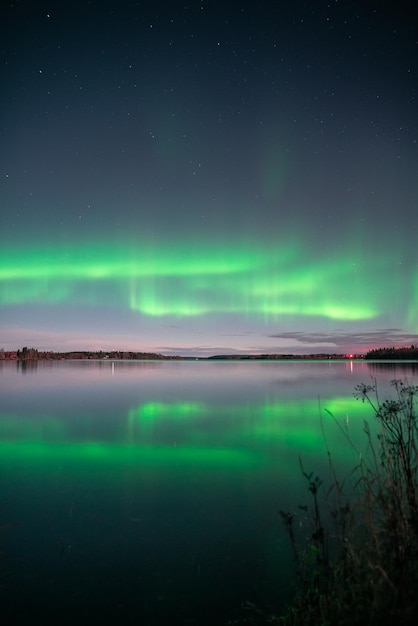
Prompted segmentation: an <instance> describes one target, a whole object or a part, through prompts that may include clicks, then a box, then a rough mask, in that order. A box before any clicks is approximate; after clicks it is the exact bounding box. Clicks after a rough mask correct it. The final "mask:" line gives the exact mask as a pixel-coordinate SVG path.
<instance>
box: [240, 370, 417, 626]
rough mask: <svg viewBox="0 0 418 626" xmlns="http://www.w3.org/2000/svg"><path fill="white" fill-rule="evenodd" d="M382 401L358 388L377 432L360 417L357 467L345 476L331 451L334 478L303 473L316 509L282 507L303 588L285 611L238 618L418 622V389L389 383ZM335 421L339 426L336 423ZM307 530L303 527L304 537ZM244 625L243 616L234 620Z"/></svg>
mask: <svg viewBox="0 0 418 626" xmlns="http://www.w3.org/2000/svg"><path fill="white" fill-rule="evenodd" d="M391 384H392V387H393V397H392V398H391V399H387V400H384V401H383V402H381V401H380V400H379V396H378V390H377V387H376V385H364V384H362V385H358V386H357V387H356V388H355V393H354V395H355V396H356V398H357V399H358V400H359V401H361V402H364V403H367V404H368V405H369V407H370V409H371V411H372V414H374V418H375V419H376V420H377V428H375V427H372V428H370V427H369V424H368V423H367V422H365V423H364V434H365V437H366V442H367V453H365V454H364V455H361V454H360V453H359V452H358V451H357V449H356V447H355V444H354V443H353V442H352V441H351V439H350V437H349V434H348V433H347V431H345V430H344V429H343V428H342V427H341V428H342V430H343V432H344V434H345V436H346V439H347V445H348V446H351V447H352V449H353V450H354V451H355V452H356V455H357V458H358V464H357V466H356V467H355V468H353V471H352V472H351V473H350V475H349V476H347V477H346V478H345V479H344V480H342V481H340V480H339V477H338V476H337V472H336V471H335V466H334V463H333V459H332V454H331V451H329V450H328V451H327V453H328V458H329V463H330V468H331V471H332V481H331V482H332V484H331V486H330V487H329V489H328V490H326V491H325V489H324V487H323V485H322V482H321V480H320V478H319V477H318V476H316V475H314V474H313V473H308V472H307V471H306V470H305V468H304V467H303V465H302V463H301V471H302V475H303V476H304V478H305V480H306V482H307V487H308V490H309V493H310V505H309V506H301V507H300V509H299V511H298V512H297V513H294V512H286V511H280V515H281V517H282V520H283V523H284V526H285V529H286V531H287V534H288V536H289V540H290V542H291V545H292V547H293V552H294V558H295V562H296V567H297V591H296V593H295V596H294V597H293V599H292V600H291V602H290V603H289V605H288V607H287V609H286V611H285V613H284V615H282V616H272V615H269V616H267V615H265V614H263V613H262V612H261V611H258V610H257V609H256V608H255V607H247V613H246V616H245V618H244V620H243V622H241V623H247V624H259V625H261V624H275V625H276V626H277V625H280V626H334V625H338V626H357V625H358V626H366V625H368V626H375V625H376V626H386V625H387V624H391V626H392V625H394V624H396V625H397V626H409V624H411V625H412V624H415V623H416V621H417V619H418V481H417V478H418V449H417V446H418V425H417V417H416V400H417V396H418V387H417V386H413V385H410V384H407V383H404V382H403V381H401V380H393V381H392V383H391ZM336 423H337V424H338V422H337V421H336ZM301 526H303V529H302V533H303V538H301ZM237 623H238V622H237Z"/></svg>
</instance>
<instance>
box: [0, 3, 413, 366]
mask: <svg viewBox="0 0 418 626" xmlns="http://www.w3.org/2000/svg"><path fill="white" fill-rule="evenodd" d="M407 6H408V3H406V2H405V3H403V2H396V3H395V2H371V1H368V0H365V1H362V2H360V1H359V2H355V1H354V2H352V1H346V2H344V1H342V0H340V1H338V2H336V1H328V2H322V1H312V2H299V1H295V2H293V3H288V2H276V3H271V2H267V1H266V2H241V3H240V2H228V1H224V2H209V1H207V2H203V1H202V2H200V1H196V2H187V1H184V2H177V1H176V0H173V1H170V2H123V1H122V2H106V1H100V2H99V1H91V2H79V1H71V2H70V1H65V0H63V1H60V2H50V3H47V2H10V3H8V4H7V5H5V6H4V7H3V8H2V9H1V24H2V26H1V31H2V32H1V37H0V49H1V84H2V94H3V97H2V100H1V128H0V132H1V137H0V211H1V230H0V245H1V251H0V255H1V265H0V272H1V274H0V324H1V326H0V347H4V348H6V349H8V348H17V347H20V346H21V345H33V346H34V347H38V348H49V349H62V348H64V349H65V348H68V349H70V348H80V349H83V348H85V349H87V348H90V347H92V348H102V349H110V348H121V349H123V348H126V349H129V348H131V349H146V350H153V351H155V350H156V351H159V352H163V353H167V354H170V353H178V354H182V353H196V354H213V353H217V352H233V351H236V350H240V351H241V350H242V351H244V352H317V351H318V352H319V351H326V352H333V351H336V352H340V351H342V352H345V351H347V352H351V351H360V350H361V351H363V350H366V349H368V348H370V347H375V346H376V345H387V344H388V343H389V344H390V345H401V344H404V343H406V344H409V343H416V341H417V340H418V338H417V335H416V333H417V331H418V328H417V313H416V312H417V305H418V263H417V254H416V241H417V223H418V217H417V197H418V175H417V174H418V167H417V165H418V154H417V120H418V116H417V101H416V96H417V93H416V87H417V58H418V50H417V48H418V43H417V42H418V35H417V28H416V21H415V20H414V19H413V17H414V16H413V14H412V10H410V11H408V8H407Z"/></svg>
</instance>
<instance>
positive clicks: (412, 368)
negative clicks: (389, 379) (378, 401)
mask: <svg viewBox="0 0 418 626" xmlns="http://www.w3.org/2000/svg"><path fill="white" fill-rule="evenodd" d="M367 366H368V368H369V369H370V370H372V371H375V372H376V373H379V372H393V373H394V374H395V373H396V376H394V378H400V377H401V378H402V376H404V375H405V374H411V373H412V374H416V373H417V372H418V363H414V362H412V361H368V363H367Z"/></svg>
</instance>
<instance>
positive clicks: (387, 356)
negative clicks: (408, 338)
mask: <svg viewBox="0 0 418 626" xmlns="http://www.w3.org/2000/svg"><path fill="white" fill-rule="evenodd" d="M364 358H365V359H370V360H378V359H380V360H384V361H418V346H410V347H409V348H376V349H375V350H369V352H367V353H366V355H365V357H364Z"/></svg>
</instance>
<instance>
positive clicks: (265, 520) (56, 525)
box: [0, 361, 417, 626]
mask: <svg viewBox="0 0 418 626" xmlns="http://www.w3.org/2000/svg"><path fill="white" fill-rule="evenodd" d="M416 368H417V364H414V363H411V364H405V363H387V364H382V363H378V364H375V363H369V362H351V361H347V362H336V361H324V362H323V361H311V362H306V361H293V362H288V361H249V362H228V361H221V362H210V361H196V362H195V361H184V362H183V361H140V362H129V361H125V362H121V361H117V362H110V361H61V362H42V361H40V362H33V363H27V364H18V363H13V362H1V361H0V515H1V518H0V526H4V528H2V529H1V531H0V542H1V543H0V551H1V552H2V554H1V555H0V598H1V602H2V607H3V611H6V608H7V607H11V608H12V610H13V612H14V615H15V618H16V621H17V620H19V619H21V620H23V619H24V620H27V621H28V622H29V620H30V621H35V622H36V621H37V620H38V619H40V620H41V623H62V622H66V623H69V622H71V623H73V622H78V623H82V624H84V623H88V622H90V620H95V622H98V621H101V622H102V623H120V624H131V623H136V624H147V625H148V624H149V625H150V626H154V625H159V624H167V625H168V624H174V625H183V624H202V625H206V624H213V625H215V624H218V625H221V624H225V623H226V622H227V621H228V620H230V619H233V618H234V617H235V616H236V615H237V614H238V613H239V610H240V605H241V603H243V602H246V601H249V602H252V603H254V604H256V605H257V606H260V607H261V608H263V609H265V610H268V611H271V612H274V611H277V610H278V607H280V605H281V604H282V603H283V602H284V601H285V600H286V599H287V598H288V597H289V596H290V594H291V588H292V573H293V563H292V558H291V550H290V546H289V545H288V540H287V537H286V535H285V532H284V529H283V525H282V522H281V519H280V515H279V514H278V510H279V509H284V510H289V511H290V510H292V511H297V510H298V505H299V504H307V503H309V497H308V492H307V489H306V482H305V481H304V479H303V477H302V474H301V468H300V462H299V458H300V459H301V460H302V463H303V467H304V468H305V470H306V471H308V472H310V471H314V472H315V473H316V474H318V475H319V476H320V477H321V478H322V479H323V480H324V483H325V484H327V483H330V480H331V479H330V471H329V466H328V460H327V453H326V450H327V446H328V449H329V450H330V451H331V453H332V457H333V459H334V462H335V465H336V467H337V469H338V472H339V473H341V475H342V474H344V473H347V472H349V470H350V469H351V468H352V467H354V465H355V464H356V461H357V460H358V456H356V455H357V453H358V451H360V452H362V453H363V452H365V450H364V448H365V447H366V439H365V437H364V434H363V432H362V428H363V421H364V420H365V419H367V420H369V422H370V423H371V424H373V423H374V419H373V415H372V413H371V412H370V410H369V409H368V408H367V406H366V405H364V404H362V403H361V402H360V401H358V400H356V399H355V398H354V396H353V392H354V388H355V385H357V384H359V383H371V382H372V381H373V379H374V378H376V379H377V383H378V386H379V390H380V395H381V396H384V395H385V394H386V395H387V394H388V393H389V387H390V386H389V381H390V380H392V379H394V378H398V379H399V378H402V379H407V380H408V381H409V382H413V383H414V384H416V374H417V369H416ZM330 414H332V415H330ZM337 423H338V424H339V425H340V426H341V428H340V427H339V426H338V425H337ZM346 429H348V432H349V433H350V437H352V439H353V441H354V442H355V444H356V446H357V453H356V452H355V451H354V450H353V448H352V447H351V446H349V445H348V444H347V442H346V440H345V437H344V434H343V431H344V430H346ZM300 527H303V519H301V521H300ZM302 532H303V531H302ZM306 533H307V534H308V535H309V530H308V529H307V530H306Z"/></svg>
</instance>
